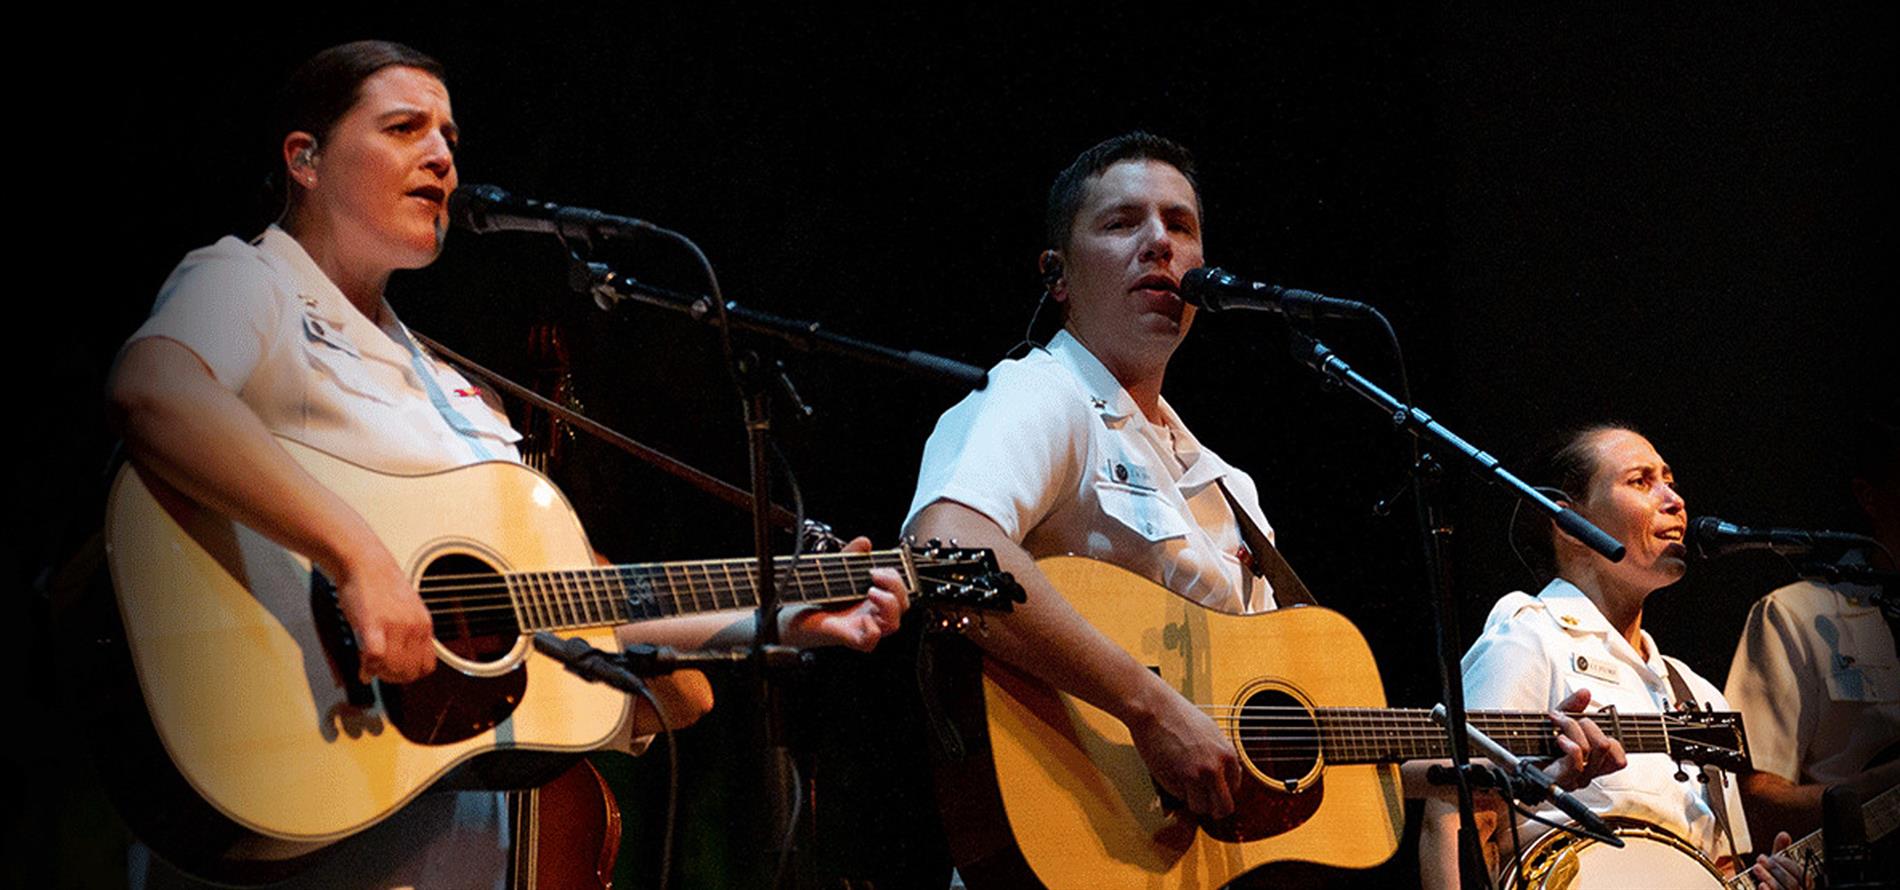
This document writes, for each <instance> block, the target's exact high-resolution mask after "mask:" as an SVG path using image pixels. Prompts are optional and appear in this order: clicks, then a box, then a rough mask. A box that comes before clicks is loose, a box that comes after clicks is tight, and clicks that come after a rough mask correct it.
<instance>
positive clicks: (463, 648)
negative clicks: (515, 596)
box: [421, 553, 521, 663]
mask: <svg viewBox="0 0 1900 890" xmlns="http://www.w3.org/2000/svg"><path fill="white" fill-rule="evenodd" d="M421 588H422V601H423V603H425V604H426V605H427V606H428V607H429V613H430V614H431V615H432V616H434V619H435V638H436V639H437V640H439V641H441V643H442V646H443V647H444V648H446V649H448V650H449V651H450V652H453V653H455V654H456V655H459V656H461V657H463V658H466V659H468V660H470V661H473V662H476V663H486V662H492V661H496V660H499V659H500V658H501V657H502V656H504V655H507V654H508V653H509V652H510V651H511V650H513V649H514V647H515V643H516V642H517V641H518V640H519V639H520V638H521V626H520V625H519V624H517V623H516V622H515V611H514V606H513V603H512V601H511V600H510V599H509V597H508V588H507V586H506V585H505V584H504V583H503V581H502V577H501V575H500V573H498V572H496V571H495V569H494V567H493V566H490V565H489V564H488V563H486V562H483V561H482V560H480V559H477V558H476V557H473V556H469V555H467V554H461V553H457V554H452V555H449V556H444V557H441V558H440V559H437V560H435V561H434V562H431V563H429V565H428V567H427V568H425V569H423V571H422V584H421Z"/></svg>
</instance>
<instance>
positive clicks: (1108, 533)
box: [905, 331, 1274, 612]
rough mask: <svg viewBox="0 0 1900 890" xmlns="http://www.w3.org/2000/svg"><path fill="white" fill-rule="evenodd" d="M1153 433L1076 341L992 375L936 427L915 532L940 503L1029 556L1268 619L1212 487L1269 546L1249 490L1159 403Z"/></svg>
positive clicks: (1248, 482)
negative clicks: (1081, 564)
mask: <svg viewBox="0 0 1900 890" xmlns="http://www.w3.org/2000/svg"><path fill="white" fill-rule="evenodd" d="M1161 411H1162V413H1163V414H1164V415H1165V420H1166V425H1165V426H1159V425H1156V424H1153V423H1150V422H1149V421H1148V419H1147V417H1145V416H1144V415H1143V414H1142V413H1141V409H1140V408H1139V407H1137V406H1136V404H1135V400H1134V398H1133V397H1132V396H1130V395H1129V394H1128V391H1127V390H1126V389H1123V388H1122V385H1121V383H1120V382H1119V381H1117V380H1116V379H1115V377H1114V375H1113V374H1110V373H1109V371H1108V368H1106V367H1104V366H1103V365H1102V363H1101V361H1100V360H1099V359H1097V358H1096V357H1095V356H1094V355H1093V354H1091V353H1090V352H1089V351H1088V349H1087V348H1085V347H1083V346H1082V344H1081V343H1080V342H1078V341H1077V340H1076V339H1075V338H1074V337H1072V336H1070V335H1069V332H1068V331H1063V332H1061V333H1059V334H1057V335H1056V336H1055V338H1054V339H1052V340H1050V341H1049V346H1048V348H1047V349H1036V350H1032V351H1031V352H1030V353H1029V354H1028V355H1027V356H1024V357H1023V358H1021V359H1015V360H1008V361H1004V362H1002V363H1000V364H998V365H997V366H996V367H995V368H994V369H992V370H991V371H990V375H989V386H988V387H987V388H985V389H981V390H978V391H976V392H972V393H970V395H969V396H967V397H965V398H964V399H963V401H961V402H958V403H957V404H956V405H955V406H953V407H952V408H951V409H950V410H949V411H947V412H945V413H944V415H943V417H942V418H941V419H940V420H938V421H937V428H936V430H935V431H934V432H932V433H931V435H930V441H929V442H928V443H926V444H925V446H924V459H923V469H922V471H921V472H920V473H919V475H918V479H917V493H916V495H915V497H913V498H912V500H911V506H910V515H909V516H908V517H907V518H906V519H905V524H906V525H908V524H909V523H910V521H911V520H912V519H915V518H916V516H917V513H918V512H919V511H921V510H923V509H924V508H925V507H927V506H929V505H931V504H932V503H935V502H936V501H939V500H950V501H955V502H957V503H960V504H963V505H965V506H967V507H970V508H971V509H973V510H975V511H977V512H978V513H981V514H983V515H984V516H986V517H988V518H989V519H990V520H991V521H993V522H995V523H996V524H997V525H998V526H999V527H1001V528H1002V530H1003V532H1004V533H1005V534H1007V535H1008V536H1009V537H1010V539H1011V540H1013V541H1016V542H1017V543H1019V544H1021V545H1022V546H1023V549H1025V550H1027V551H1029V553H1030V555H1032V556H1037V557H1042V556H1058V555H1062V554H1071V553H1072V554H1076V555H1080V556H1089V557H1093V558H1095V559H1099V560H1103V561H1105V562H1110V563H1114V564H1115V565H1118V566H1121V567H1123V568H1126V569H1128V570H1130V571H1133V572H1136V573H1137V574H1140V575H1143V576H1146V577H1147V578H1149V579H1151V580H1153V581H1155V582H1156V583H1158V584H1161V585H1162V586H1165V587H1167V588H1168V589H1170V590H1173V591H1175V592H1176V593H1179V594H1181V595H1183V596H1186V597H1188V598H1189V599H1192V600H1195V601H1197V602H1199V603H1201V604H1203V605H1206V606H1209V607H1212V608H1215V609H1220V610H1223V611H1227V612H1240V611H1243V610H1245V608H1246V607H1245V605H1244V604H1245V603H1247V602H1248V600H1247V596H1248V594H1249V592H1250V591H1252V597H1253V598H1252V611H1264V610H1266V609H1271V608H1273V605H1274V603H1273V595H1272V591H1271V590H1270V589H1269V585H1268V584H1267V583H1266V582H1265V581H1264V580H1263V579H1257V578H1254V577H1253V576H1252V575H1251V573H1250V572H1249V571H1248V569H1247V567H1246V566H1244V565H1242V563H1241V559H1240V556H1239V553H1240V552H1241V550H1242V545H1241V537H1240V529H1239V526H1238V525H1236V524H1235V522H1234V516H1233V511H1232V510H1231V509H1229V508H1228V506H1227V500H1226V498H1225V496H1223V495H1222V494H1221V490H1220V486H1219V485H1216V484H1215V482H1216V480H1222V481H1225V483H1226V485H1227V487H1228V488H1229V489H1230V490H1231V491H1232V492H1233V495H1234V498H1235V500H1237V501H1239V503H1240V504H1241V508H1242V509H1243V510H1246V511H1247V515H1248V516H1249V517H1250V518H1252V519H1253V522H1254V524H1255V525H1257V526H1259V528H1260V530H1261V531H1262V533H1264V534H1266V535H1268V537H1269V539H1271V537H1272V534H1273V531H1272V528H1271V527H1270V526H1269V525H1268V524H1267V520H1266V517H1264V516H1263V515H1262V514H1261V512H1260V505H1259V496H1258V495H1257V494H1256V492H1255V489H1254V484H1253V479H1251V478H1249V477H1248V476H1247V474H1246V473H1244V472H1241V471H1240V470H1238V469H1235V468H1233V467H1231V466H1229V465H1228V464H1227V462H1225V461H1223V460H1221V459H1220V456H1219V455H1217V454H1215V453H1214V452H1213V451H1212V450H1210V449H1207V448H1204V447H1202V446H1201V444H1200V442H1198V441H1196V440H1195V438H1194V436H1193V435H1192V434H1191V433H1189V432H1188V431H1187V427H1186V426H1185V425H1183V424H1182V423H1181V420H1180V418H1179V417H1178V416H1176V415H1175V413H1174V409H1173V408H1171V407H1169V406H1168V403H1167V401H1166V400H1165V399H1164V400H1162V402H1161Z"/></svg>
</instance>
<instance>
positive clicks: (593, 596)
mask: <svg viewBox="0 0 1900 890" xmlns="http://www.w3.org/2000/svg"><path fill="white" fill-rule="evenodd" d="M912 559H913V557H912V556H911V555H910V554H909V553H908V552H906V551H904V550H902V549H893V550H879V551H873V552H869V553H823V554H814V555H809V556H800V557H798V558H797V559H796V560H794V559H793V558H792V557H789V556H781V557H777V558H776V559H774V560H773V566H774V572H775V574H774V576H773V577H774V578H775V583H776V585H777V591H778V595H779V600H780V602H782V603H784V604H786V605H793V604H798V603H816V604H824V603H839V602H847V601H850V600H854V599H860V598H862V597H863V596H864V591H865V590H866V589H867V588H869V587H870V586H871V570H872V569H879V568H884V569H894V570H896V571H897V573H898V574H899V575H901V576H903V578H904V582H905V585H906V586H907V587H909V588H911V589H915V587H916V574H915V569H914V568H913V565H912V561H911V560H912ZM502 580H503V582H504V583H505V586H506V588H507V596H508V599H509V601H510V605H512V607H513V609H514V611H515V613H516V615H517V620H518V622H519V624H520V626H521V629H522V631H523V632H526V633H533V632H535V631H542V630H556V631H558V630H573V629H578V628H586V627H602V626H606V625H613V624H626V623H629V622H636V621H650V620H653V619H657V618H670V617H674V616H678V615H695V614H698V613H701V612H723V611H733V610H739V609H753V608H757V607H758V605H759V583H758V580H759V579H758V562H757V561H756V560H753V559H750V558H746V559H709V560H700V561H697V562H660V563H643V564H639V565H621V566H599V567H595V568H587V569H569V570H560V571H539V572H509V573H506V574H504V575H502ZM497 605H499V604H497Z"/></svg>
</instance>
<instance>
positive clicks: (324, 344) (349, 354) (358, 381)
mask: <svg viewBox="0 0 1900 890" xmlns="http://www.w3.org/2000/svg"><path fill="white" fill-rule="evenodd" d="M303 332H304V341H303V345H304V354H305V355H306V356H308V357H309V359H310V366H311V367H312V368H314V369H315V370H316V372H317V375H318V376H319V377H321V378H323V379H325V380H328V381H329V382H330V383H331V384H333V385H334V386H336V388H337V389H339V390H342V391H343V392H345V393H348V394H350V395H351V396H355V397H359V398H364V399H368V400H370V401H372V402H377V403H380V404H384V405H393V404H395V401H394V400H393V399H391V398H390V397H389V394H388V393H386V392H384V391H383V388H382V387H381V386H378V385H377V384H376V381H374V380H372V379H371V378H370V375H369V369H368V368H365V367H363V354H362V353H361V352H358V351H357V349H356V344H354V343H351V342H350V341H349V340H348V339H347V338H345V337H343V335H341V334H338V333H337V332H336V330H335V329H334V328H333V327H331V326H330V323H329V322H326V321H324V320H323V319H321V318H318V317H316V316H315V315H311V314H310V313H308V312H306V313H304V317H303Z"/></svg>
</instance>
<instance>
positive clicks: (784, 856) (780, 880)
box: [771, 762, 805, 887]
mask: <svg viewBox="0 0 1900 890" xmlns="http://www.w3.org/2000/svg"><path fill="white" fill-rule="evenodd" d="M804 809H805V780H804V778H802V777H801V776H799V774H798V764H797V763H796V762H793V763H792V818H791V819H789V820H787V821H786V823H785V834H784V836H783V837H781V838H779V845H778V866H777V867H776V868H774V869H773V870H772V884H771V886H773V887H783V886H785V866H786V865H787V864H789V863H790V862H791V861H792V836H793V835H794V834H796V833H797V832H798V817H799V814H800V813H802V812H804Z"/></svg>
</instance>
